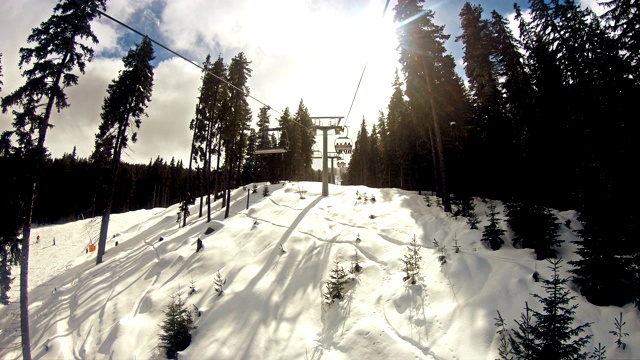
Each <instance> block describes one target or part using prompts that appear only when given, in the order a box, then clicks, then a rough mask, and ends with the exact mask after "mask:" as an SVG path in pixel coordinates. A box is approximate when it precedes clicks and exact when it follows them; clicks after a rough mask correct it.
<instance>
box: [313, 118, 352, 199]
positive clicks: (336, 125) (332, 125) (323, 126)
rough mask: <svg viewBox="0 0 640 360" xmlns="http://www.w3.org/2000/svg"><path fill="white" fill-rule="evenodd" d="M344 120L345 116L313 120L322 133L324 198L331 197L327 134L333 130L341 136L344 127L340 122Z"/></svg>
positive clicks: (314, 126)
mask: <svg viewBox="0 0 640 360" xmlns="http://www.w3.org/2000/svg"><path fill="white" fill-rule="evenodd" d="M342 119H344V116H317V117H312V118H311V121H312V122H313V128H314V129H315V130H316V131H318V130H320V131H322V196H329V179H328V178H329V174H328V171H327V170H328V169H327V168H328V163H327V160H328V157H327V152H328V151H327V150H328V144H327V142H328V140H327V134H328V132H329V131H331V130H333V131H335V133H336V134H340V133H341V132H342V126H340V121H342ZM332 162H333V159H332Z"/></svg>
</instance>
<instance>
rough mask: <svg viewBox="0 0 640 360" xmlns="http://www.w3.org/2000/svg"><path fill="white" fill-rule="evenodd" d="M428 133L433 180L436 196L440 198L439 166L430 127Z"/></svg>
mask: <svg viewBox="0 0 640 360" xmlns="http://www.w3.org/2000/svg"><path fill="white" fill-rule="evenodd" d="M427 132H428V133H429V142H430V143H431V154H433V155H432V157H431V158H432V159H433V180H434V181H435V186H436V196H437V197H439V198H442V190H441V189H440V184H441V183H442V182H441V181H440V180H441V179H440V171H439V169H440V166H439V165H438V156H437V150H436V142H435V141H434V139H433V131H432V130H431V126H429V129H428V131H427Z"/></svg>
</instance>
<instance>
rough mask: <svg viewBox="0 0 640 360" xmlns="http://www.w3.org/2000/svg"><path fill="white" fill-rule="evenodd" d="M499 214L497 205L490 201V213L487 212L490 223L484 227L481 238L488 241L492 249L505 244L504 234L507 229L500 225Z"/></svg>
mask: <svg viewBox="0 0 640 360" xmlns="http://www.w3.org/2000/svg"><path fill="white" fill-rule="evenodd" d="M497 215H498V212H497V211H496V206H495V205H494V204H493V201H490V202H489V213H488V214H487V216H489V224H487V225H486V226H485V227H484V230H483V231H482V239H481V240H482V241H484V242H485V243H487V244H488V245H489V247H490V248H491V249H492V250H498V249H500V248H501V247H502V244H504V240H503V239H502V235H504V233H505V231H504V229H501V228H500V227H499V225H500V218H499V217H498V216H497Z"/></svg>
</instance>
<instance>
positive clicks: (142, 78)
mask: <svg viewBox="0 0 640 360" xmlns="http://www.w3.org/2000/svg"><path fill="white" fill-rule="evenodd" d="M153 59H155V57H154V55H153V46H152V44H151V40H150V39H149V38H148V37H144V38H143V39H142V42H141V43H140V44H137V45H136V46H135V48H133V49H131V50H129V52H128V53H127V55H126V56H125V57H124V58H122V61H123V63H124V67H125V68H124V70H122V71H121V72H120V74H119V75H118V78H117V79H114V80H113V81H112V82H111V84H109V86H108V88H107V97H106V98H105V99H104V104H103V105H102V113H101V114H100V116H101V118H102V123H101V124H100V127H99V128H98V133H97V134H96V141H95V150H94V152H93V154H92V155H91V159H92V161H93V163H94V164H95V166H96V167H97V168H100V169H105V170H106V171H104V178H103V179H101V183H102V184H103V186H104V189H105V191H104V193H103V195H104V197H105V199H106V205H105V208H104V211H103V213H102V222H101V226H100V239H99V240H98V254H97V259H96V264H101V263H102V257H103V255H104V252H105V250H106V243H107V232H108V228H109V218H110V216H111V211H112V205H113V194H114V186H115V181H116V176H117V173H118V169H119V166H120V158H121V155H122V151H123V150H124V149H126V148H127V147H128V142H129V140H131V141H132V142H136V141H137V129H139V128H140V125H141V124H142V117H143V116H146V107H147V103H148V102H149V101H151V91H152V88H153V67H152V65H151V61H152V60H153Z"/></svg>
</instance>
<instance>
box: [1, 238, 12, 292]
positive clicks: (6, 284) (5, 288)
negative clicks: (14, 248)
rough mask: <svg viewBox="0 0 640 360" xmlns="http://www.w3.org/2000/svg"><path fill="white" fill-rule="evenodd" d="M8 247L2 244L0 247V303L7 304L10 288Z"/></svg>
mask: <svg viewBox="0 0 640 360" xmlns="http://www.w3.org/2000/svg"><path fill="white" fill-rule="evenodd" d="M7 250H8V248H7V247H5V246H2V247H1V248H0V304H2V305H8V304H9V290H11V283H12V282H13V278H12V277H11V261H10V253H9V252H8V251H7Z"/></svg>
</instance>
